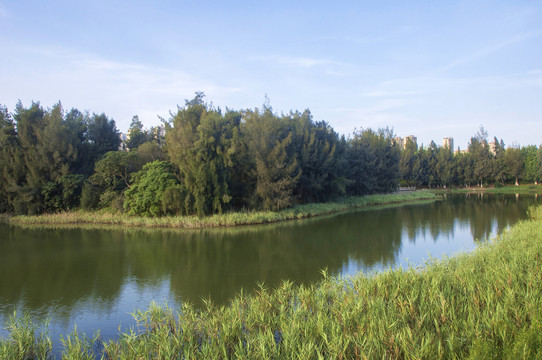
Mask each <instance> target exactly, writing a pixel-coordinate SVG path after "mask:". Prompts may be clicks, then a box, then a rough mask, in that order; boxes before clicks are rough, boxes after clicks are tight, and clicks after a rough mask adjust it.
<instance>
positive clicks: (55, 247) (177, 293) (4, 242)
mask: <svg viewBox="0 0 542 360" xmlns="http://www.w3.org/2000/svg"><path fill="white" fill-rule="evenodd" d="M541 199H542V197H541V198H538V197H535V196H534V195H521V196H519V197H517V196H514V195H512V196H506V195H488V194H485V195H472V194H471V195H454V196H447V197H445V198H444V199H443V200H442V201H436V202H431V203H421V204H407V205H401V206H392V207H382V208H376V209H375V208H371V209H367V210H357V211H352V212H348V213H342V214H337V215H332V216H326V217H319V218H314V219H308V220H300V221H291V222H284V223H277V224H270V225H260V226H245V227H237V228H223V229H222V228H221V229H208V230H169V229H165V230H160V229H152V230H146V229H120V228H102V229H93V228H60V229H58V228H57V229H46V228H40V229H24V228H20V227H16V226H9V225H5V224H0V323H2V324H5V323H6V321H7V320H8V318H9V316H10V315H11V314H13V311H14V310H18V311H19V312H20V311H26V312H28V313H29V314H30V315H31V317H32V318H33V319H36V320H38V321H42V320H44V319H49V320H50V325H49V334H50V335H51V337H52V338H53V340H54V341H55V348H56V349H57V351H58V347H59V346H60V342H59V341H58V338H59V336H60V334H68V333H70V332H71V331H72V330H73V329H74V326H75V325H77V330H78V331H79V332H84V333H86V334H87V335H88V336H92V335H93V333H94V332H95V331H96V330H98V329H100V330H101V336H102V338H105V339H107V338H111V337H115V336H116V334H118V329H119V326H122V329H124V330H126V329H127V328H128V327H129V326H131V325H133V323H134V322H133V321H132V316H131V313H132V312H134V311H135V310H136V309H142V310H143V309H146V308H147V307H148V305H149V304H150V303H151V302H152V301H155V302H157V303H159V304H164V303H167V304H169V305H170V306H172V307H177V306H178V305H179V304H180V303H182V302H184V301H188V302H191V303H193V304H195V305H196V306H201V304H202V301H201V299H203V298H205V299H209V298H210V299H211V300H212V301H213V302H215V303H218V304H227V302H228V300H229V299H231V298H232V297H233V296H235V294H237V293H239V292H240V291H241V289H243V291H245V292H250V291H252V290H253V289H254V288H256V287H257V286H258V283H265V284H266V286H267V287H271V288H272V287H274V286H276V285H278V284H280V283H281V282H282V281H283V280H285V279H289V280H292V281H293V282H294V283H297V284H300V283H304V284H307V283H311V282H316V281H318V280H319V279H321V278H322V274H321V270H322V269H327V271H328V273H329V274H331V275H340V276H348V275H353V274H355V273H357V272H360V271H362V272H364V273H366V274H372V273H373V272H378V271H383V270H386V269H389V268H395V267H399V266H400V267H404V268H406V267H408V266H414V267H419V266H423V264H424V263H425V261H427V260H428V259H430V258H431V257H433V258H442V257H443V256H446V255H454V254H456V253H458V252H465V251H470V250H472V249H474V248H475V247H476V245H477V244H479V243H481V242H483V241H486V240H487V239H488V238H491V237H493V236H495V235H496V234H497V233H499V232H500V231H502V230H504V229H506V228H507V227H509V226H511V225H513V224H514V223H516V222H517V221H518V220H520V219H524V218H526V212H527V209H528V207H529V206H531V205H533V204H535V203H541V201H540V200H541ZM7 334H8V332H7V330H5V329H2V330H0V336H3V337H5V336H7Z"/></svg>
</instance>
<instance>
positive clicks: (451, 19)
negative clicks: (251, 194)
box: [0, 0, 542, 148]
mask: <svg viewBox="0 0 542 360" xmlns="http://www.w3.org/2000/svg"><path fill="white" fill-rule="evenodd" d="M0 44H1V45H2V47H1V48H2V54H1V55H0V84H1V86H0V104H4V105H6V106H7V107H8V109H10V110H13V108H14V107H15V104H16V103H17V101H18V99H20V100H21V101H22V102H23V104H24V105H25V106H28V105H29V104H30V102H31V101H32V100H35V101H40V102H41V104H42V105H44V106H45V107H50V106H52V105H53V104H54V103H56V102H57V101H59V100H60V101H62V104H63V105H64V107H66V108H68V109H69V108H72V107H76V108H78V109H80V110H89V111H91V112H97V113H102V112H105V113H106V114H107V115H108V116H110V117H112V118H113V119H114V120H115V121H116V122H117V126H118V128H119V129H120V130H121V131H126V129H127V128H128V125H129V123H130V121H131V118H132V116H133V115H136V114H137V115H139V117H140V119H141V120H142V121H143V123H144V124H145V125H146V126H152V125H156V124H158V123H159V119H158V116H162V117H164V118H168V117H169V111H170V110H175V109H176V106H177V104H179V105H183V104H184V100H185V99H191V98H192V97H193V95H194V92H195V91H203V92H205V94H206V95H207V97H206V99H207V101H212V102H213V104H214V105H215V106H220V107H222V108H225V107H226V106H228V107H230V108H233V109H244V108H255V107H260V106H261V105H262V104H263V103H264V101H265V95H266V94H267V96H268V97H269V99H270V101H271V105H272V107H273V109H274V110H275V111H276V112H278V113H281V112H288V111H289V110H300V111H302V110H304V109H306V108H309V109H310V110H311V112H312V114H313V116H314V119H315V120H325V121H327V122H328V123H330V124H331V125H332V126H333V128H334V129H335V130H336V131H338V132H339V133H341V134H346V135H347V134H349V133H351V132H352V131H353V130H354V129H355V128H357V129H360V128H373V129H376V128H379V127H386V126H389V127H390V128H393V129H394V131H395V133H396V134H397V135H399V136H406V135H410V134H413V135H415V136H417V137H418V143H419V144H421V143H424V144H426V145H427V144H428V143H429V142H430V141H431V139H434V140H435V141H436V142H437V144H441V142H442V138H443V137H448V136H452V137H454V139H455V144H456V146H458V145H459V146H460V147H461V148H465V147H466V146H467V143H468V141H469V139H470V137H471V136H473V135H474V134H475V133H476V132H477V131H478V129H479V127H480V125H483V126H484V127H485V128H486V130H487V131H488V133H489V136H490V137H491V138H492V137H493V136H497V137H498V138H499V139H501V138H502V139H503V140H504V142H505V144H506V145H512V144H519V145H528V144H536V145H539V144H542V131H541V130H542V2H540V1H477V0H469V1H374V2H369V1H340V0H339V1H333V2H331V1H325V2H324V1H322V2H320V1H297V2H291V1H266V2H261V3H260V2H253V1H251V2H249V1H246V2H245V1H230V2H218V1H217V2H210V1H160V0H157V1H116V0H108V1H102V0H95V1H73V0H71V1H64V0H62V1H55V0H51V1H26V0H17V1H11V0H10V1H7V0H0Z"/></svg>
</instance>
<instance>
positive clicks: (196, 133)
mask: <svg viewBox="0 0 542 360" xmlns="http://www.w3.org/2000/svg"><path fill="white" fill-rule="evenodd" d="M119 135H120V133H119V131H118V129H117V128H116V124H115V121H114V120H112V119H110V118H108V117H107V116H106V115H105V114H95V113H93V114H90V113H88V112H81V111H79V110H77V109H71V110H70V111H65V110H64V108H63V107H62V104H61V103H60V102H59V103H57V104H55V105H54V106H53V107H52V108H49V109H44V108H43V107H42V106H41V105H40V103H39V102H33V103H32V104H31V105H30V106H29V107H24V106H23V105H22V103H21V102H19V103H18V104H17V105H16V107H15V110H14V112H13V113H10V112H9V111H8V110H7V108H6V107H5V106H1V105H0V169H1V172H0V212H2V213H12V214H41V213H52V212H59V211H65V210H75V209H79V208H81V209H85V210H100V209H113V210H115V211H123V212H126V213H128V214H133V215H146V216H161V215H168V214H174V215H194V214H195V215H198V216H200V217H201V216H206V215H210V214H219V213H222V212H225V211H232V210H280V209H283V208H286V207H289V206H292V205H295V204H303V203H311V202H324V201H329V200H333V199H337V198H339V197H342V196H350V195H366V194H374V193H383V192H390V191H393V190H395V189H396V188H397V187H398V186H399V184H401V185H403V186H417V187H450V186H456V187H465V186H467V187H470V186H475V185H476V186H486V185H488V184H491V185H496V186H500V185H504V184H506V183H516V184H517V183H518V182H519V181H523V182H526V181H529V182H534V183H537V182H538V181H540V180H541V179H542V165H541V164H542V147H540V148H539V147H537V146H532V145H531V146H525V147H522V148H519V147H508V148H506V149H505V146H504V143H503V141H502V140H501V141H497V139H496V138H495V139H494V141H493V142H491V143H490V142H489V141H488V139H487V132H486V131H485V130H484V129H483V128H481V129H480V131H479V132H478V133H477V134H476V135H475V136H473V137H472V138H471V139H470V142H469V146H468V151H466V152H461V153H456V154H454V152H453V149H448V148H446V147H439V146H437V145H436V144H435V143H434V142H431V144H430V145H429V146H427V147H424V146H421V147H418V146H417V144H416V143H415V142H413V141H412V140H410V139H409V140H407V141H406V144H405V145H404V147H402V146H400V145H399V144H397V143H396V142H395V141H394V134H393V131H391V130H389V129H379V130H376V131H375V130H372V129H363V130H356V131H354V132H353V134H351V135H349V136H348V137H345V136H339V134H338V133H337V132H335V131H334V130H333V128H332V127H331V126H330V125H329V124H328V123H326V122H325V121H315V120H314V119H313V117H312V115H311V113H310V111H309V110H305V111H303V112H299V111H291V112H290V113H288V114H280V115H279V114H276V113H274V112H273V109H272V108H271V106H269V105H268V104H264V105H263V106H262V107H261V108H256V109H246V110H232V109H226V110H225V111H223V110H221V109H220V108H216V107H214V106H213V105H212V104H209V103H206V102H205V101H204V94H203V93H196V95H195V97H194V98H193V99H191V100H187V101H185V104H184V106H178V107H177V111H176V112H171V113H170V118H169V119H167V120H164V125H163V126H158V127H154V128H150V129H145V128H144V126H143V124H142V123H141V121H140V120H139V118H138V117H137V116H134V117H133V119H132V122H131V124H130V128H129V131H128V138H127V139H126V141H124V142H122V141H121V139H120V136H119Z"/></svg>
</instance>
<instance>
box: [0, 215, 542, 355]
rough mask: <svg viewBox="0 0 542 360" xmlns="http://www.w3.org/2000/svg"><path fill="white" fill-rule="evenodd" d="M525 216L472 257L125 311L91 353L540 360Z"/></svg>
mask: <svg viewBox="0 0 542 360" xmlns="http://www.w3.org/2000/svg"><path fill="white" fill-rule="evenodd" d="M530 214H531V217H532V219H531V220H529V221H523V222H520V223H518V224H517V225H515V226H514V227H513V228H512V229H510V230H509V231H507V232H505V233H503V234H502V235H501V236H500V237H499V238H497V239H495V240H494V241H492V242H490V243H487V244H486V245H481V246H480V247H478V248H477V249H475V250H474V251H473V252H471V253H468V254H461V255H458V256H455V257H452V258H446V259H443V260H430V261H429V262H428V263H427V264H426V265H425V267H424V268H423V269H412V268H411V269H406V270H401V269H399V270H394V271H389V272H386V273H381V274H376V275H373V276H364V275H362V274H360V275H358V276H356V277H353V278H334V277H328V276H327V274H326V273H325V272H323V275H324V278H323V280H322V281H321V282H319V283H317V284H313V285H309V286H295V285H294V284H293V283H292V282H289V281H285V282H284V283H283V284H282V285H281V286H280V287H278V288H276V289H272V290H270V289H267V288H265V286H263V285H261V286H260V287H259V289H258V290H257V291H255V292H254V293H252V294H249V295H247V294H244V293H240V294H239V295H238V296H237V297H236V298H235V299H234V300H232V302H231V303H230V304H229V305H227V306H221V307H216V306H215V305H213V304H212V303H211V302H207V303H206V307H205V308H204V309H203V310H195V309H194V308H193V307H192V306H191V305H189V304H184V305H183V306H182V308H181V309H179V310H178V311H174V310H172V309H170V308H168V307H167V306H165V307H164V306H163V307H160V306H156V305H151V307H150V308H149V309H148V310H146V311H141V312H137V313H135V314H134V316H135V318H136V319H137V326H136V327H134V328H132V329H130V330H128V331H125V332H123V333H121V334H120V335H119V338H118V339H116V340H110V341H109V342H107V343H105V344H103V347H102V348H101V350H100V351H102V352H101V353H100V354H98V356H102V355H103V358H109V359H143V358H144V359H149V358H152V359H177V358H184V359H190V358H197V359H200V358H201V359H230V358H247V359H290V358H295V359H319V358H322V359H377V358H386V359H388V358H389V359H451V358H471V359H483V358H485V359H505V358H507V359H532V358H541V357H542V207H538V208H536V209H531V210H530ZM11 330H12V331H17V329H16V328H12V329H11ZM77 339H79V340H77ZM9 341H11V340H3V341H2V342H1V345H0V349H4V348H5V345H4V344H5V342H9ZM77 341H79V342H77ZM85 341H86V342H87V345H84V342H85ZM91 342H92V341H91V340H88V339H87V340H81V338H80V337H78V335H77V334H74V335H73V338H72V344H76V345H70V343H65V345H66V346H67V348H66V350H65V354H70V355H69V356H67V355H65V356H66V357H65V358H78V357H77V351H74V346H82V347H83V348H84V349H91V348H92V344H91ZM77 344H78V345H77ZM81 344H83V345H81ZM5 354H6V353H5V352H4V353H1V352H0V358H4V357H3V355H5ZM87 355H88V354H87ZM88 356H90V355H88ZM81 358H83V357H81Z"/></svg>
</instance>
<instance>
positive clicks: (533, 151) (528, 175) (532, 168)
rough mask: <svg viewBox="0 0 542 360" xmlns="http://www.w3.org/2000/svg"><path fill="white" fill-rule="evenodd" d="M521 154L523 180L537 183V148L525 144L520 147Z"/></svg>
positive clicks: (538, 175) (538, 174)
mask: <svg viewBox="0 0 542 360" xmlns="http://www.w3.org/2000/svg"><path fill="white" fill-rule="evenodd" d="M521 150H522V153H523V154H522V155H523V159H524V164H525V166H524V167H525V169H524V174H525V180H527V181H532V182H534V183H535V184H538V181H539V180H540V178H541V177H540V175H541V174H540V170H541V169H540V161H539V160H538V152H539V149H538V148H537V147H536V145H531V146H526V147H523V148H522V149H521Z"/></svg>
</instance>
